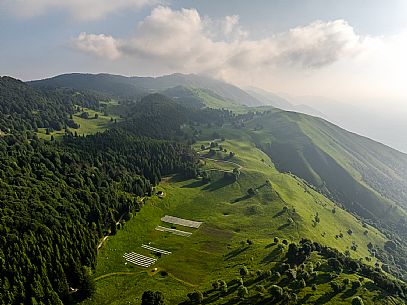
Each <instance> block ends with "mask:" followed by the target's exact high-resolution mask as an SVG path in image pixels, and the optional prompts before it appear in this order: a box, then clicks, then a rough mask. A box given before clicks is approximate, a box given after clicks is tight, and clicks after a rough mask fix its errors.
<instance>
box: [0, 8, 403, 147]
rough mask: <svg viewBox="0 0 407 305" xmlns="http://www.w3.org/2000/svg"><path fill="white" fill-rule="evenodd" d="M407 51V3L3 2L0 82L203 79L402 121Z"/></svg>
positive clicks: (0, 20)
mask: <svg viewBox="0 0 407 305" xmlns="http://www.w3.org/2000/svg"><path fill="white" fill-rule="evenodd" d="M405 54H407V1H406V0H386V1H383V0H341V1H337V0H302V1H299V0H263V1H260V0H251V1H245V0H233V1H232V0H217V1H213V0H205V1H203V0H200V1H195V0H189V1H187V0H115V1H111V0H87V1H86V0H0V75H10V76H13V77H16V78H20V79H22V80H32V79H39V78H45V77H49V76H54V75H58V74H62V73H68V72H90V73H99V72H108V73H115V74H122V75H137V76H146V75H148V76H157V75H162V74H169V73H174V72H181V73H200V74H205V75H209V76H213V77H215V78H219V79H222V80H225V81H227V82H230V83H233V84H236V85H239V86H243V87H245V86H254V87H259V88H262V89H265V90H269V91H272V92H276V93H279V92H282V93H286V94H290V95H292V96H298V97H301V96H318V97H325V98H329V99H334V100H336V101H339V103H346V104H350V105H354V106H357V107H359V108H360V107H361V108H366V107H368V108H369V109H370V108H371V109H376V110H377V113H379V112H380V113H383V112H384V116H386V113H388V115H387V117H390V116H391V115H396V114H397V115H398V116H400V114H403V115H404V114H405V115H406V116H407V89H406V88H407V87H406V84H405V82H406V80H407V56H406V55H405ZM389 109H390V110H389ZM386 111H388V112H386ZM403 115H401V117H402V118H404V117H406V116H404V117H403ZM345 127H346V124H345ZM385 127H386V126H379V127H377V128H381V129H383V128H385ZM356 129H357V128H356ZM356 131H357V130H356ZM389 132H390V131H389ZM406 150H407V143H406Z"/></svg>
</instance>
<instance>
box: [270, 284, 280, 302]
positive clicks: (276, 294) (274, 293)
mask: <svg viewBox="0 0 407 305" xmlns="http://www.w3.org/2000/svg"><path fill="white" fill-rule="evenodd" d="M269 292H270V294H271V295H272V296H273V298H274V299H280V298H281V297H282V296H283V288H281V287H280V286H278V285H271V287H270V289H269Z"/></svg>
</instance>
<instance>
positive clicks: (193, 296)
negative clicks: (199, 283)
mask: <svg viewBox="0 0 407 305" xmlns="http://www.w3.org/2000/svg"><path fill="white" fill-rule="evenodd" d="M187 296H188V298H189V300H190V301H191V303H192V304H201V303H202V301H203V299H204V297H203V294H202V292H200V291H194V292H191V293H188V294H187Z"/></svg>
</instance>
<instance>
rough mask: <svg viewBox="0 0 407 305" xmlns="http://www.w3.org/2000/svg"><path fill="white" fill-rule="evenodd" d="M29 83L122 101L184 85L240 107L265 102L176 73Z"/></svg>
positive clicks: (90, 76) (204, 79)
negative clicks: (70, 89) (103, 95)
mask: <svg viewBox="0 0 407 305" xmlns="http://www.w3.org/2000/svg"><path fill="white" fill-rule="evenodd" d="M29 83H30V84H31V85H32V86H34V87H49V88H52V87H69V88H74V89H78V90H81V89H87V90H95V91H99V92H104V93H107V94H112V95H114V96H119V97H122V98H137V97H141V96H143V95H146V94H148V93H154V92H161V91H165V90H168V89H170V88H173V87H178V86H183V87H189V88H191V87H192V88H202V89H206V90H210V91H212V92H213V93H214V94H216V95H218V96H221V97H223V99H226V100H229V101H233V102H234V103H237V104H240V105H247V106H259V105H262V102H260V101H259V100H257V99H256V98H255V97H253V96H251V95H250V94H248V93H247V92H245V91H244V90H242V89H240V88H238V87H236V86H234V85H231V84H228V83H225V82H222V81H219V80H215V79H212V78H208V77H205V76H200V75H195V74H188V75H185V74H179V73H176V74H171V75H165V76H160V77H136V76H134V77H125V76H120V75H111V74H80V73H72V74H63V75H59V76H56V77H52V78H48V79H43V80H38V81H32V82H29Z"/></svg>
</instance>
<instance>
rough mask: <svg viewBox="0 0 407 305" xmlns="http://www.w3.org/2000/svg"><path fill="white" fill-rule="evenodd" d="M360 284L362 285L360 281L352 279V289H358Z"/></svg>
mask: <svg viewBox="0 0 407 305" xmlns="http://www.w3.org/2000/svg"><path fill="white" fill-rule="evenodd" d="M360 286H362V284H361V283H360V281H352V289H353V290H356V289H358V288H359V287H360Z"/></svg>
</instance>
